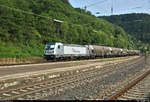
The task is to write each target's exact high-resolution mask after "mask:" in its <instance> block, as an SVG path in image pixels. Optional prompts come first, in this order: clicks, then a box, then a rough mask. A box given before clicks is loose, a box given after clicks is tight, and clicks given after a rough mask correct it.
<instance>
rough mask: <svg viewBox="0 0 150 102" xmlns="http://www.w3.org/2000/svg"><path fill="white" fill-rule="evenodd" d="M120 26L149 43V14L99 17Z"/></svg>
mask: <svg viewBox="0 0 150 102" xmlns="http://www.w3.org/2000/svg"><path fill="white" fill-rule="evenodd" d="M99 18H104V19H105V20H107V21H109V22H111V23H113V24H115V25H118V26H120V27H122V28H123V29H124V30H125V31H126V32H127V33H129V34H131V35H133V36H134V37H136V38H137V39H138V40H141V41H142V42H144V43H150V29H149V28H150V15H148V14H135V13H134V14H125V15H113V16H105V17H99Z"/></svg>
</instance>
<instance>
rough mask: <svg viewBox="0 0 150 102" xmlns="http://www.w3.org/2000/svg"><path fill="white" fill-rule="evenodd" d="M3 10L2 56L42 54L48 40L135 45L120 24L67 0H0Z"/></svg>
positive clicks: (0, 35) (129, 46) (0, 43)
mask: <svg viewBox="0 0 150 102" xmlns="http://www.w3.org/2000/svg"><path fill="white" fill-rule="evenodd" d="M0 14H1V15H0V23H1V26H0V57H35V56H42V55H43V51H44V46H45V44H46V43H47V42H64V43H74V44H100V45H105V46H112V47H120V48H130V49H135V47H136V45H135V44H134V41H133V40H132V36H130V35H127V34H126V33H125V31H124V30H123V29H122V28H121V27H119V26H116V25H113V24H111V23H109V22H107V21H105V20H103V19H99V18H96V17H95V16H93V15H91V13H90V12H87V13H85V12H84V10H81V9H79V8H76V9H75V8H73V7H72V6H71V5H70V4H69V2H68V1H67V0H0ZM54 19H57V20H61V22H56V21H57V20H54Z"/></svg>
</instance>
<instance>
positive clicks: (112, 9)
mask: <svg viewBox="0 0 150 102" xmlns="http://www.w3.org/2000/svg"><path fill="white" fill-rule="evenodd" d="M113 1H114V0H112V5H111V15H113V12H114V8H113Z"/></svg>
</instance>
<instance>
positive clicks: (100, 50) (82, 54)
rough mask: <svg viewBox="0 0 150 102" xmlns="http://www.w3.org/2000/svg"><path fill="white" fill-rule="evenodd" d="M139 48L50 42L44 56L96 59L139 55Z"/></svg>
mask: <svg viewBox="0 0 150 102" xmlns="http://www.w3.org/2000/svg"><path fill="white" fill-rule="evenodd" d="M139 54H140V51H139V50H128V49H121V48H113V47H108V46H100V45H77V44H63V43H48V44H46V46H45V50H44V57H45V59H47V60H57V59H74V58H75V59H83V58H87V59H94V58H97V57H121V56H133V55H139Z"/></svg>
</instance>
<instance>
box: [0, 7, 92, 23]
mask: <svg viewBox="0 0 150 102" xmlns="http://www.w3.org/2000/svg"><path fill="white" fill-rule="evenodd" d="M0 7H3V8H7V9H10V10H13V11H16V12H21V13H24V14H29V15H34V16H37V17H40V18H45V19H49V20H53V21H57V19H54V18H52V17H48V16H42V15H39V14H35V13H32V12H28V11H24V10H21V9H16V8H12V7H9V6H6V5H0ZM2 17H3V18H4V17H6V18H9V17H7V16H2ZM11 18H18V17H11ZM60 22H61V23H67V24H71V25H75V26H84V25H89V24H74V23H70V22H66V21H60Z"/></svg>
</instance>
